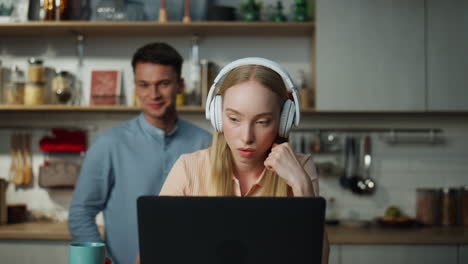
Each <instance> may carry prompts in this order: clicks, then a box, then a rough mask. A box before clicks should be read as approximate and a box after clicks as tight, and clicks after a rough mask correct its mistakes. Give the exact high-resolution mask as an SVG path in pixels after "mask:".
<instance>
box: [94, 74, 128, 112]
mask: <svg viewBox="0 0 468 264" xmlns="http://www.w3.org/2000/svg"><path fill="white" fill-rule="evenodd" d="M121 88H122V70H117V69H107V70H106V69H104V70H92V71H91V85H90V100H89V102H90V105H119V104H120V97H121Z"/></svg>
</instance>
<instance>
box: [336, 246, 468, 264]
mask: <svg viewBox="0 0 468 264" xmlns="http://www.w3.org/2000/svg"><path fill="white" fill-rule="evenodd" d="M457 250H458V248H457V246H453V245H342V246H341V248H340V264H374V263H379V264H393V263H412V264H419V263H420V264H440V263H446V264H458V263H460V264H461V263H466V262H458V260H457Z"/></svg>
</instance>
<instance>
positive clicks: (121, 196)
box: [68, 43, 211, 264]
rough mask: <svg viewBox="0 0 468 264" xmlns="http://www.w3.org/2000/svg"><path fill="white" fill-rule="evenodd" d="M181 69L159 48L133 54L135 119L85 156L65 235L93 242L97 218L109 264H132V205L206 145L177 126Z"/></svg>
mask: <svg viewBox="0 0 468 264" xmlns="http://www.w3.org/2000/svg"><path fill="white" fill-rule="evenodd" d="M182 62H183V59H182V57H181V56H180V54H179V53H178V52H177V51H176V50H175V49H174V48H172V47H171V46H169V45H167V44H165V43H152V44H148V45H146V46H144V47H141V48H140V49H138V50H137V52H136V53H135V54H134V56H133V59H132V67H133V72H134V78H135V91H136V95H137V96H138V98H139V100H140V104H141V106H142V109H143V111H142V113H141V114H140V115H139V116H138V117H136V118H134V119H132V120H129V121H127V122H124V123H122V124H120V125H118V126H116V127H114V128H112V129H111V130H109V131H107V132H105V133H103V134H101V135H98V136H97V138H96V140H95V142H94V144H93V145H92V146H91V148H90V149H89V150H88V152H87V153H86V158H85V160H84V163H83V167H82V168H81V174H80V177H79V180H78V183H77V186H76V189H75V192H74V194H73V200H72V204H71V207H70V215H69V223H68V224H69V229H70V232H71V234H72V237H73V239H74V240H75V241H101V238H100V236H99V232H98V229H97V226H96V223H95V217H96V215H97V214H98V213H99V212H100V211H102V212H103V214H104V224H105V240H106V241H105V242H106V244H107V250H108V256H110V258H111V259H112V261H113V263H114V264H129V263H133V262H134V260H135V257H136V256H137V254H138V228H137V215H136V200H137V198H138V197H139V196H141V195H147V194H152V195H154V194H158V193H159V191H160V189H161V187H162V185H163V183H164V180H165V179H166V176H167V174H168V173H169V170H170V169H171V167H172V165H173V163H174V162H175V161H176V160H177V159H178V157H179V156H180V155H181V154H184V153H190V152H194V151H196V150H199V149H203V148H206V147H207V146H208V145H209V144H210V143H211V135H210V134H209V133H208V132H206V131H205V130H202V129H200V128H198V127H196V126H194V125H192V124H190V123H188V122H185V121H183V120H180V119H178V118H177V112H176V104H175V99H176V94H177V93H179V92H181V91H182V90H183V89H184V80H183V79H182V78H181V68H182Z"/></svg>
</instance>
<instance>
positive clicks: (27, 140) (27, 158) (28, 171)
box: [23, 133, 33, 185]
mask: <svg viewBox="0 0 468 264" xmlns="http://www.w3.org/2000/svg"><path fill="white" fill-rule="evenodd" d="M30 148H31V135H30V134H29V133H26V134H24V136H23V160H24V166H23V184H25V185H29V184H31V182H32V177H33V172H32V167H31V152H30Z"/></svg>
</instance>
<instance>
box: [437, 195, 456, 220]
mask: <svg viewBox="0 0 468 264" xmlns="http://www.w3.org/2000/svg"><path fill="white" fill-rule="evenodd" d="M441 209H442V217H441V218H442V219H441V223H442V225H444V226H454V225H456V224H457V190H456V189H452V188H443V189H442V208H441Z"/></svg>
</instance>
